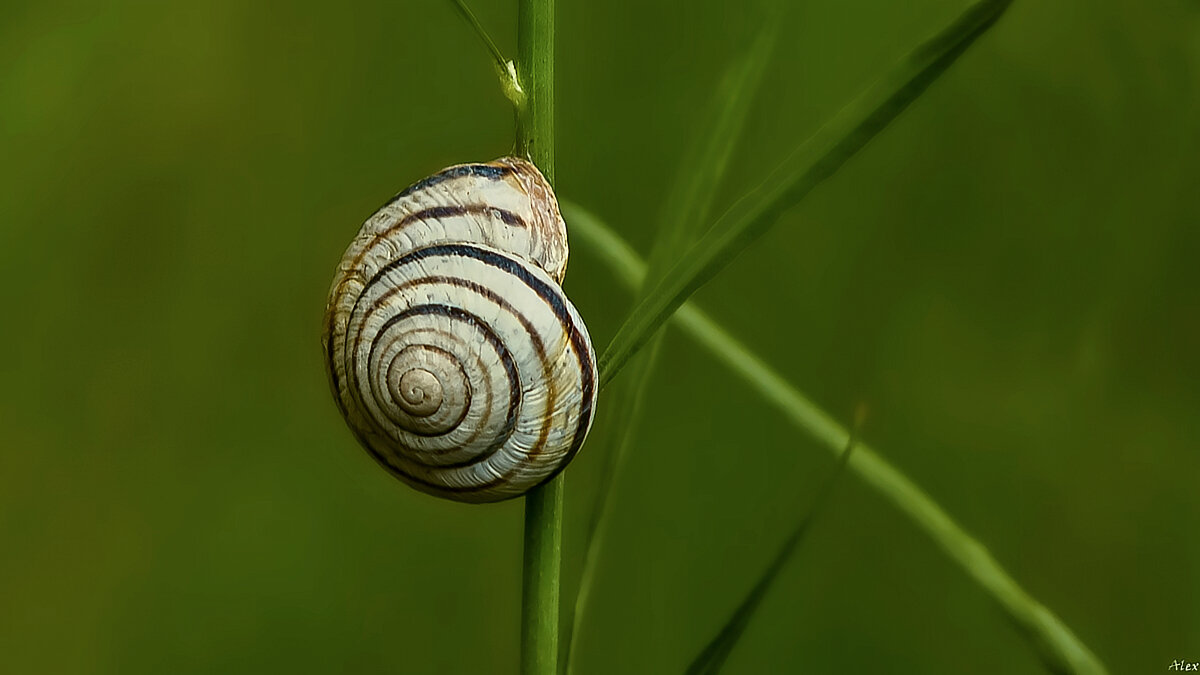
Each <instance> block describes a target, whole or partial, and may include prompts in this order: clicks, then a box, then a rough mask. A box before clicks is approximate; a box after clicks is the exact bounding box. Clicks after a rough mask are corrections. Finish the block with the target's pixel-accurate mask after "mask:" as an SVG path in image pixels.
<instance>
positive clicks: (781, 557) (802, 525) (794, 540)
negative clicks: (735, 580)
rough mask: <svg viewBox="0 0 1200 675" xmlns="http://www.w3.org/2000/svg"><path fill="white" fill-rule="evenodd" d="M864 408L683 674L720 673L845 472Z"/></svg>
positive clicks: (705, 674) (711, 674)
mask: <svg viewBox="0 0 1200 675" xmlns="http://www.w3.org/2000/svg"><path fill="white" fill-rule="evenodd" d="M863 410H864V408H862V407H860V408H859V412H858V414H857V416H856V420H855V425H854V433H852V434H851V435H850V439H849V440H848V441H846V449H845V450H843V451H842V454H841V456H840V457H839V458H838V463H837V466H836V467H834V469H833V472H832V473H831V474H830V476H829V477H828V478H827V479H825V483H824V485H822V486H821V490H820V491H819V492H817V494H816V495H815V496H814V497H813V499H812V502H811V503H810V504H809V506H808V508H807V509H805V510H804V511H803V514H804V515H802V516H801V517H800V522H799V523H797V525H796V527H795V528H794V529H793V530H792V532H791V534H789V535H788V537H787V539H785V540H784V541H783V544H782V545H781V546H780V547H779V550H778V551H777V552H776V553H775V557H774V558H772V559H771V564H770V565H768V566H767V568H766V569H765V570H764V571H763V573H762V576H760V577H759V578H758V581H757V582H755V584H754V586H753V587H751V588H750V591H749V592H748V593H747V594H746V597H745V598H743V599H742V602H741V604H739V605H738V606H737V608H736V609H735V610H734V611H733V613H732V614H730V615H729V619H728V620H726V621H725V624H724V625H723V626H721V630H720V631H718V632H717V634H716V635H715V636H713V639H712V640H710V641H709V643H708V644H707V645H705V646H704V649H702V650H700V653H699V654H697V655H696V658H695V659H694V660H692V663H691V665H689V666H688V669H687V671H686V672H687V675H716V673H718V672H720V671H721V667H722V666H724V665H725V661H726V659H728V658H729V655H730V654H731V653H733V648H734V647H736V646H737V643H738V640H739V639H741V637H742V634H743V633H745V632H746V627H747V626H749V625H750V620H751V619H753V618H754V613H755V612H756V611H757V610H758V607H759V605H761V604H762V601H763V598H765V597H767V593H768V592H769V591H770V590H771V587H772V586H773V585H774V584H775V579H776V578H778V577H779V573H780V572H781V571H783V568H784V567H785V566H786V565H787V563H788V562H789V561H790V560H791V559H792V556H793V555H794V554H795V553H796V549H798V548H799V547H800V543H801V542H803V541H804V536H805V535H806V534H808V530H809V528H810V527H811V526H812V524H813V521H814V520H816V517H817V515H818V514H819V513H820V512H821V509H823V508H824V507H825V505H826V504H827V503H828V502H829V496H830V495H831V494H832V493H833V486H834V485H835V484H836V483H837V481H838V479H839V478H841V476H842V474H843V473H845V471H846V463H847V460H849V459H850V453H851V452H853V450H854V443H855V441H856V440H857V439H858V432H859V430H860V428H861V427H862V421H863V417H864V412H863Z"/></svg>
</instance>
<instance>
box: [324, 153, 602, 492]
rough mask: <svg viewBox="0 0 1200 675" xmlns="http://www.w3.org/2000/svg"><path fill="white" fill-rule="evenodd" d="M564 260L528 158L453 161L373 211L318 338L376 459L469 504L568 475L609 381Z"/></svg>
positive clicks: (551, 204)
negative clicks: (604, 380) (569, 286)
mask: <svg viewBox="0 0 1200 675" xmlns="http://www.w3.org/2000/svg"><path fill="white" fill-rule="evenodd" d="M566 266H567V231H566V224H565V223H564V222H563V219H562V216H561V215H560V214H559V210H558V202H557V200H556V199H555V197H554V191H553V189H552V188H551V187H550V184H549V183H548V182H547V181H546V179H545V178H544V177H543V176H542V174H541V172H540V171H538V169H537V167H535V166H534V165H533V164H532V163H530V162H528V161H525V160H523V159H518V158H514V157H504V158H501V159H498V160H496V161H493V162H486V163H480V164H460V165H456V166H451V167H449V168H447V169H443V170H442V171H439V172H438V173H435V174H433V175H432V176H430V177H428V178H425V179H423V180H420V181H418V182H416V183H414V184H413V185H411V186H410V187H408V188H407V189H405V190H404V191H402V192H400V194H398V195H396V196H395V197H394V198H392V199H391V200H390V201H389V202H388V203H387V204H384V205H383V207H381V208H380V209H379V210H378V211H377V212H375V214H374V215H372V216H371V217H370V218H368V219H367V221H366V222H365V223H364V224H363V225H362V228H361V229H360V230H359V232H358V235H357V236H356V237H355V238H354V240H353V241H352V242H351V243H350V247H349V248H348V249H347V250H346V253H345V255H344V256H343V257H342V260H341V263H340V264H339V265H338V268H337V272H336V274H335V275H334V279H333V286H332V288H331V289H330V292H329V299H328V302H327V305H326V309H325V323H324V331H323V335H322V343H323V344H322V346H323V348H324V351H325V357H326V370H327V372H328V375H329V381H330V385H331V386H332V389H333V396H334V399H335V400H336V402H337V405H338V407H339V409H340V410H341V412H342V415H343V417H345V419H346V422H347V424H348V425H349V427H350V430H351V431H352V432H353V434H354V436H355V437H356V438H357V439H358V441H359V442H360V443H361V444H362V446H363V447H364V448H365V449H366V450H367V452H369V453H370V454H371V455H372V456H373V457H374V458H375V459H376V460H377V461H378V462H379V463H380V464H381V465H382V466H383V467H384V468H385V469H387V470H388V471H389V472H391V473H392V474H393V475H395V476H396V477H397V478H399V479H400V480H402V481H403V482H405V483H407V484H408V485H411V486H412V487H414V488H416V489H417V490H421V491H423V492H426V493H429V494H432V495H436V496H439V497H445V498H448V499H453V500H457V501H463V502H492V501H499V500H502V499H508V498H511V497H516V496H518V495H521V494H524V493H525V492H527V491H529V490H530V489H532V488H534V487H535V486H537V485H539V484H541V483H543V482H545V481H547V480H549V479H550V478H552V477H553V476H555V475H556V474H557V473H558V472H559V471H561V470H562V469H563V467H565V466H566V464H567V463H568V462H570V461H571V459H572V458H573V457H574V456H575V455H576V453H578V452H579V449H580V447H581V446H582V445H583V442H584V439H585V438H586V437H587V433H588V430H589V429H590V428H591V424H592V419H593V416H594V414H595V407H596V394H597V391H598V388H599V387H598V382H599V380H598V379H597V376H596V355H595V351H594V350H593V348H592V342H591V338H590V337H589V335H588V332H587V328H586V326H584V323H583V320H582V319H581V318H580V316H579V312H578V311H576V309H575V307H574V305H572V304H571V302H570V301H569V300H568V299H567V297H566V295H565V294H564V293H563V291H562V288H561V286H560V284H561V283H562V279H563V275H564V274H565V272H566Z"/></svg>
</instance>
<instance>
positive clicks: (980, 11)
mask: <svg viewBox="0 0 1200 675" xmlns="http://www.w3.org/2000/svg"><path fill="white" fill-rule="evenodd" d="M1010 3H1011V0H983V1H982V2H978V3H976V4H975V5H973V6H972V7H971V8H970V9H969V10H967V11H966V12H965V13H964V14H962V15H961V16H960V17H959V18H958V19H957V20H955V21H954V22H953V23H952V24H951V25H950V26H948V27H947V28H946V29H945V30H943V31H942V32H940V33H938V34H937V35H936V36H935V37H933V38H932V39H930V40H928V41H927V42H925V43H924V44H922V45H921V46H919V47H918V48H917V49H915V50H914V51H913V52H912V53H910V54H909V55H908V57H907V58H905V59H904V60H902V61H901V62H900V63H899V64H898V65H897V66H895V67H894V68H893V69H892V70H891V71H890V72H888V73H887V74H885V75H884V76H883V77H882V78H880V79H879V80H878V81H877V82H876V83H875V84H874V85H872V86H871V87H869V88H868V89H867V90H866V91H865V92H863V93H862V94H860V95H859V96H858V97H857V98H856V99H854V100H853V101H852V102H851V103H850V104H849V105H847V106H846V107H845V108H843V109H842V111H841V112H839V113H838V114H837V115H836V116H835V117H834V118H833V119H832V120H830V121H829V122H828V123H827V124H826V125H825V126H824V127H822V128H821V129H820V130H819V131H817V133H816V134H815V135H813V136H812V137H811V138H809V139H808V140H807V141H805V143H804V144H803V145H801V146H800V147H799V148H797V149H796V151H795V152H793V153H792V155H791V156H790V157H789V158H788V159H787V160H785V161H784V162H783V164H782V165H780V166H779V167H778V168H777V169H776V170H775V171H773V172H772V173H771V175H770V176H769V177H768V178H767V180H766V181H765V182H764V183H763V184H762V185H760V186H759V187H758V188H756V189H755V190H753V191H752V192H750V193H749V194H747V195H746V196H745V197H743V198H742V199H741V200H739V201H738V202H737V203H736V204H734V206H733V207H732V208H731V209H730V210H729V211H728V212H726V213H725V215H723V216H722V217H721V218H720V219H719V220H718V221H717V222H716V223H715V224H714V225H713V227H712V228H711V229H710V230H709V231H708V232H707V233H706V234H705V235H704V237H703V238H702V239H701V240H700V241H698V242H697V243H696V244H695V245H694V246H692V247H691V249H689V250H688V252H687V253H686V254H685V255H684V256H683V257H682V258H680V260H679V262H678V263H677V264H676V265H675V266H674V267H673V268H671V270H670V271H669V272H668V273H667V275H666V276H665V277H664V278H663V279H662V280H661V281H660V282H658V283H657V284H656V285H655V287H654V290H653V291H651V293H650V294H649V295H648V296H647V297H646V298H645V299H643V300H642V301H641V302H640V303H638V305H637V306H636V307H635V308H634V310H633V312H632V313H631V314H630V316H629V318H628V319H627V320H626V321H625V324H624V325H623V326H622V327H621V328H620V330H618V331H617V334H616V336H615V337H614V338H613V340H612V342H611V343H610V344H609V346H608V348H607V349H606V350H605V352H604V354H603V355H602V356H601V358H600V383H601V386H604V385H605V384H607V383H608V382H610V381H611V380H612V378H613V377H614V376H615V375H616V374H617V373H618V372H619V371H620V370H621V368H622V367H623V366H624V365H625V363H626V362H627V361H628V360H629V358H630V357H631V356H632V355H633V354H634V353H636V352H637V351H638V350H639V349H641V347H642V346H643V345H644V344H645V343H646V341H647V340H648V339H649V338H650V336H651V335H653V334H654V332H655V331H656V330H658V328H659V327H661V326H662V324H663V322H664V321H665V320H666V319H667V317H668V316H670V315H671V313H672V312H674V311H675V310H676V309H677V308H678V307H679V305H681V304H682V303H683V302H684V301H685V300H686V299H687V298H688V297H689V296H691V294H692V293H694V292H695V291H696V289H698V288H699V287H700V286H702V285H703V284H704V283H705V282H707V281H708V280H709V279H711V278H712V277H713V276H714V275H715V274H717V273H718V272H720V271H721V270H722V269H723V268H724V267H725V266H726V265H727V264H728V263H729V261H730V260H732V259H733V257H734V256H736V255H737V254H738V253H740V252H741V251H742V250H743V249H745V248H746V246H748V245H749V244H750V242H752V241H753V240H754V239H756V238H757V237H759V236H760V235H762V233H763V232H765V231H766V230H767V229H768V228H769V227H770V226H771V225H773V224H774V223H775V222H776V220H778V218H779V216H780V215H781V214H782V213H783V212H784V211H785V210H787V209H788V208H790V207H792V206H794V205H795V204H796V203H797V202H799V201H800V200H801V199H802V198H804V196H805V195H807V194H808V193H809V192H811V191H812V190H813V188H815V187H816V186H817V185H819V184H820V183H821V182H822V181H824V180H825V179H826V178H828V177H829V176H831V175H833V174H834V173H835V172H836V171H837V170H838V169H839V168H841V166H842V165H843V164H845V163H846V161H847V160H849V159H850V158H851V157H853V156H854V155H855V154H856V153H857V152H858V151H859V150H861V149H862V148H863V147H864V146H865V145H866V144H867V143H868V142H869V141H870V140H871V139H872V138H874V137H875V136H876V135H877V134H878V133H879V132H880V131H882V130H883V129H884V128H885V127H886V126H887V125H888V124H889V123H890V122H891V121H892V120H894V119H896V117H897V116H899V115H900V113H901V112H903V111H904V110H905V109H906V108H907V107H908V106H909V104H911V103H912V102H913V101H914V100H916V99H917V97H919V96H920V95H921V94H922V93H923V92H924V91H925V90H926V89H927V88H928V87H929V85H930V84H932V83H933V81H934V80H936V79H937V78H938V77H939V76H940V75H941V74H942V73H943V72H945V71H946V69H947V68H949V67H950V65H951V64H953V63H954V62H955V61H956V60H957V59H958V57H959V56H961V55H962V54H963V53H964V52H965V51H966V50H967V48H968V47H970V46H971V44H972V43H974V41H975V40H976V39H977V38H978V37H979V36H980V35H982V34H984V33H985V32H987V30H988V28H990V27H991V26H992V25H993V24H994V23H995V22H996V20H997V19H999V18H1000V15H1001V14H1003V13H1004V10H1005V9H1007V8H1008V6H1009V4H1010Z"/></svg>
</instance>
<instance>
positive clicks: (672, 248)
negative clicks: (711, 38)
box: [563, 3, 781, 674]
mask: <svg viewBox="0 0 1200 675" xmlns="http://www.w3.org/2000/svg"><path fill="white" fill-rule="evenodd" d="M780 7H781V6H780V5H779V4H778V3H776V4H775V5H774V6H772V7H771V9H770V11H769V13H768V16H766V17H765V19H764V21H763V28H762V29H761V30H759V31H758V34H757V35H756V36H754V39H753V40H752V41H750V44H749V45H748V46H747V47H746V48H745V49H744V50H743V53H742V54H740V55H739V57H738V58H736V59H734V61H733V62H732V63H730V65H729V66H728V67H727V68H726V70H725V73H724V74H723V76H722V78H721V81H720V83H719V85H718V86H717V88H716V90H715V94H714V97H713V100H712V102H711V103H710V104H709V106H708V108H707V112H706V114H705V115H704V117H703V119H702V122H701V124H700V125H699V131H698V133H696V134H695V135H694V139H695V141H694V142H693V143H691V144H690V146H689V148H688V150H687V151H686V153H685V154H684V157H683V159H682V161H681V162H680V169H679V171H678V172H677V174H676V178H675V181H674V183H673V185H672V187H671V189H670V190H669V191H668V193H667V198H666V199H665V200H664V202H663V205H662V208H661V211H660V216H659V218H658V225H657V229H656V233H655V239H654V245H653V248H652V252H651V255H650V266H649V272H648V274H649V277H648V279H647V281H653V280H657V279H658V278H661V276H662V274H663V273H664V272H665V271H666V270H667V268H668V267H669V264H670V261H671V260H674V259H675V258H677V257H678V256H679V254H680V253H681V252H682V251H683V249H684V248H685V247H686V246H687V244H688V243H690V241H691V240H692V239H693V238H694V237H695V233H696V232H698V231H699V230H700V228H701V227H702V225H703V224H704V223H705V222H707V220H708V218H709V214H710V213H711V212H712V207H713V202H714V200H715V196H716V193H717V186H718V185H719V184H720V183H721V181H722V179H723V178H724V176H725V172H726V169H727V168H728V166H729V158H730V155H732V154H733V149H734V147H735V146H736V144H737V140H738V138H739V137H740V136H741V132H742V128H743V127H744V126H745V122H746V117H747V116H748V114H749V111H750V107H751V104H752V102H753V100H754V98H755V96H754V95H755V92H756V91H757V89H758V86H759V84H760V83H761V81H762V74H763V71H764V70H766V66H767V63H768V62H769V61H770V57H771V53H772V51H773V48H774V45H775V40H776V35H777V33H778V26H779V21H778V15H779V13H780ZM641 287H642V288H643V289H645V287H646V283H642V284H641ZM647 346H648V348H647V349H645V350H643V351H642V353H640V354H638V356H637V358H636V359H634V361H633V362H632V364H631V366H630V371H631V376H630V377H629V378H628V379H627V381H626V384H625V386H624V387H623V388H622V389H621V391H620V393H619V394H618V395H617V396H613V397H610V399H609V400H611V401H615V405H616V406H617V409H616V411H615V412H614V413H613V417H612V418H611V419H612V428H614V429H617V430H618V431H617V433H616V435H615V436H614V438H615V441H614V443H613V444H612V447H611V449H610V450H609V451H608V452H606V453H605V457H606V461H605V466H604V469H603V473H602V474H601V476H602V477H601V482H600V486H599V488H598V490H597V493H596V500H595V504H594V506H593V507H592V515H591V519H590V521H589V523H588V529H587V534H586V539H585V541H586V543H585V546H584V551H585V553H584V560H583V569H582V572H581V573H580V580H579V587H578V590H577V591H576V595H575V601H574V604H573V606H572V607H571V608H570V609H569V610H568V614H569V619H568V621H567V624H566V625H567V626H568V628H567V629H566V631H565V633H564V636H563V642H564V646H563V650H564V656H563V660H564V662H565V663H566V664H567V665H566V672H567V673H568V674H570V673H571V672H573V671H574V663H575V654H576V653H577V651H576V650H575V648H574V647H575V640H574V638H575V636H576V635H577V634H578V633H579V632H580V628H581V627H582V625H583V620H584V618H585V616H586V610H587V605H588V600H589V598H590V597H591V590H592V586H593V584H594V580H595V570H596V563H597V561H598V558H599V554H600V551H601V549H602V548H603V544H604V541H605V534H606V532H607V525H608V513H609V504H610V499H609V497H610V495H611V493H612V486H613V484H614V482H615V481H616V479H617V477H618V476H619V475H620V471H621V467H622V466H623V464H624V458H625V456H626V454H627V452H628V449H629V447H630V445H632V443H633V439H634V437H635V436H636V434H637V429H638V426H639V422H640V418H641V414H640V412H641V411H642V410H644V409H645V406H644V405H643V401H644V400H645V393H646V389H647V386H648V384H649V381H650V376H651V374H652V373H653V372H654V365H655V362H656V361H657V359H658V353H659V349H660V348H661V346H662V334H661V333H660V334H659V335H657V336H655V337H654V339H652V340H651V341H650V343H649V345H647Z"/></svg>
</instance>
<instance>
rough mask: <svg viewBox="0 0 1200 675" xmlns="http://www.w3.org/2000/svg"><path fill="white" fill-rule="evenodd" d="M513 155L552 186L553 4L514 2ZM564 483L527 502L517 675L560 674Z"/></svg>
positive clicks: (536, 493) (551, 484)
mask: <svg viewBox="0 0 1200 675" xmlns="http://www.w3.org/2000/svg"><path fill="white" fill-rule="evenodd" d="M516 70H517V78H518V82H519V83H520V87H521V89H522V90H523V91H524V92H525V96H524V97H523V98H522V99H521V101H520V103H521V105H519V106H517V151H518V152H519V153H521V154H522V155H524V156H525V157H526V158H527V159H529V161H531V162H533V163H534V164H536V165H537V167H538V168H539V169H541V171H542V174H543V175H544V176H545V177H546V180H548V181H550V184H551V185H553V184H554V0H518V9H517V68H516ZM562 510H563V478H562V475H561V474H560V475H559V476H557V477H556V478H554V479H553V480H551V481H550V482H548V483H546V484H544V485H542V486H540V487H537V488H535V489H533V490H532V491H530V492H529V494H528V495H526V496H525V548H524V560H523V565H524V570H523V574H522V584H523V586H522V591H521V673H522V675H556V672H557V670H558V612H559V602H558V594H559V577H560V575H561V567H562Z"/></svg>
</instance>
